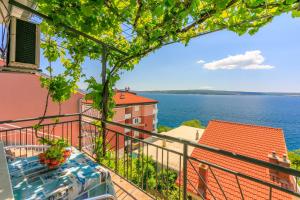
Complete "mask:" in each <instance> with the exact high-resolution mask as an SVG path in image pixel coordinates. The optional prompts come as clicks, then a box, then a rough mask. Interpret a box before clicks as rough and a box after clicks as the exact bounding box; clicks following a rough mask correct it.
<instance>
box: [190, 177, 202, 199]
mask: <svg viewBox="0 0 300 200" xmlns="http://www.w3.org/2000/svg"><path fill="white" fill-rule="evenodd" d="M187 183H189V184H190V185H191V186H192V188H193V189H194V190H195V191H197V194H198V195H199V196H200V197H201V199H205V197H204V196H203V194H201V192H199V191H198V190H197V188H196V187H195V186H194V184H193V183H191V182H190V180H187Z"/></svg>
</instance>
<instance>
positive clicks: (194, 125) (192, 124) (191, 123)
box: [181, 119, 205, 128]
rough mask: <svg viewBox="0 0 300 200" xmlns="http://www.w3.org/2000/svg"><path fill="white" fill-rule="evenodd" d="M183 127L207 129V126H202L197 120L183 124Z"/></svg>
mask: <svg viewBox="0 0 300 200" xmlns="http://www.w3.org/2000/svg"><path fill="white" fill-rule="evenodd" d="M181 125H184V126H190V127H194V128H205V126H203V125H201V122H200V121H199V120H197V119H192V120H189V121H185V122H182V124H181Z"/></svg>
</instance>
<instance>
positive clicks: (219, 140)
mask: <svg viewBox="0 0 300 200" xmlns="http://www.w3.org/2000/svg"><path fill="white" fill-rule="evenodd" d="M199 143H200V144H204V145H208V146H211V147H216V148H219V149H223V150H227V151H230V152H234V153H238V154H242V155H245V156H249V157H252V158H256V159H259V160H263V161H267V162H269V158H268V155H269V154H271V153H272V151H275V152H276V154H277V155H278V156H279V157H281V158H282V156H283V154H287V149H286V145H285V139H284V135H283V131H282V129H278V128H271V127H263V126H256V125H249V124H240V123H233V122H225V121H217V120H213V121H210V122H209V124H208V126H207V128H206V130H205V132H204V133H203V135H202V137H201V139H200V141H199ZM191 157H194V158H197V159H199V160H204V161H207V162H210V163H213V164H217V165H219V166H222V167H225V168H227V169H230V170H234V171H237V172H241V173H243V174H247V175H249V176H252V177H255V178H257V179H260V180H263V181H266V182H270V183H273V184H277V185H280V184H279V183H278V182H275V181H272V180H271V177H270V173H269V169H267V168H264V167H260V166H257V165H254V164H250V163H247V162H244V161H239V160H236V159H233V158H229V157H226V156H222V155H219V154H216V153H212V152H208V151H205V150H202V149H199V148H195V149H194V150H193V152H192V154H191ZM193 166H194V168H193ZM195 169H196V170H198V169H199V163H198V162H194V161H191V162H188V177H187V178H188V186H187V189H188V191H189V192H191V193H194V194H197V190H196V189H195V188H197V186H198V183H199V177H198V175H197V173H196V171H195ZM212 169H213V171H214V174H215V176H216V177H217V179H218V181H219V183H220V185H221V186H222V188H223V190H224V192H225V194H226V196H227V199H242V197H241V193H240V190H239V187H238V184H237V180H236V177H235V176H234V175H233V174H230V173H228V172H224V171H221V170H219V169H216V168H212ZM290 178H291V177H290ZM181 180H182V179H181ZM200 181H201V180H200ZM239 182H240V185H241V189H242V191H243V196H244V198H245V199H268V198H269V188H268V187H266V186H264V185H262V184H258V183H256V182H253V181H250V180H247V179H244V178H239ZM177 183H178V180H177ZM206 183H207V186H208V188H210V190H211V191H212V193H213V195H214V196H215V198H216V199H224V197H223V193H222V191H221V190H220V187H219V186H218V183H217V182H216V180H215V178H214V176H213V174H212V173H211V171H210V170H208V176H207V182H206ZM193 186H194V187H195V188H194V187H193ZM205 199H213V197H212V195H211V193H210V192H209V191H208V190H206V197H205ZM272 199H291V196H290V195H287V194H285V193H283V192H279V191H278V190H275V189H273V191H272Z"/></svg>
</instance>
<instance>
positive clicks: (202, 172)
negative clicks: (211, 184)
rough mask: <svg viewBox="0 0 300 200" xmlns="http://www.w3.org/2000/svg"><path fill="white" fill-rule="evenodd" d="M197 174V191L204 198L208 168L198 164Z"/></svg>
mask: <svg viewBox="0 0 300 200" xmlns="http://www.w3.org/2000/svg"><path fill="white" fill-rule="evenodd" d="M198 173H199V177H198V190H199V191H200V192H201V193H202V195H203V196H204V197H205V190H206V187H205V185H206V183H207V179H208V166H207V165H205V164H203V163H201V164H199V168H198Z"/></svg>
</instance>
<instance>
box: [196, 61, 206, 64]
mask: <svg viewBox="0 0 300 200" xmlns="http://www.w3.org/2000/svg"><path fill="white" fill-rule="evenodd" d="M197 63H198V64H203V63H205V61H204V60H198V61H197Z"/></svg>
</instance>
